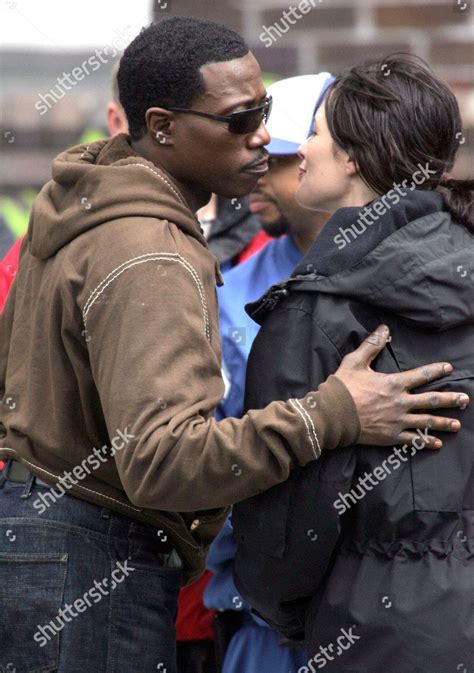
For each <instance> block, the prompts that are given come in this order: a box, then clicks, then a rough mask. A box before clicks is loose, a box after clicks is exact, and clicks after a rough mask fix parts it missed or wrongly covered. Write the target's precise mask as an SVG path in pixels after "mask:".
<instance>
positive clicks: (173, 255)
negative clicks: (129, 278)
mask: <svg viewBox="0 0 474 673" xmlns="http://www.w3.org/2000/svg"><path fill="white" fill-rule="evenodd" d="M157 260H163V261H169V262H178V264H181V265H182V266H183V267H184V268H185V269H186V270H187V271H189V273H190V274H191V277H192V278H193V280H194V282H195V283H196V286H197V289H198V292H199V297H200V299H201V306H202V312H203V320H204V333H205V335H206V338H207V340H208V341H210V340H211V329H210V325H209V314H208V310H207V303H206V297H205V294H204V286H203V284H202V282H201V279H200V278H199V275H198V273H197V271H196V269H195V268H194V267H193V265H192V264H191V263H190V262H188V260H187V259H185V258H184V257H182V256H181V255H180V254H179V253H177V252H148V253H146V254H144V255H139V256H138V257H134V258H132V259H129V260H127V261H126V262H123V263H122V264H120V265H119V266H117V267H116V268H115V269H113V271H111V272H110V273H109V274H108V275H107V276H106V277H105V278H104V279H103V280H102V281H101V282H100V283H99V284H98V285H97V286H96V287H95V288H94V289H93V290H92V292H91V294H90V295H89V298H88V300H87V301H86V303H85V305H84V309H83V311H82V316H83V320H84V327H87V325H86V322H87V314H88V312H89V309H90V308H91V307H92V306H93V304H94V302H95V301H96V299H97V298H98V297H99V296H100V295H101V294H102V292H103V291H104V290H105V288H106V287H107V286H108V285H110V283H112V281H114V280H115V279H116V278H118V276H120V274H122V273H123V272H124V271H126V270H127V269H130V268H131V267H133V266H135V265H136V264H142V263H144V262H153V261H157Z"/></svg>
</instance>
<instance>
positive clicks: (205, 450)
mask: <svg viewBox="0 0 474 673" xmlns="http://www.w3.org/2000/svg"><path fill="white" fill-rule="evenodd" d="M210 291H212V292H213V291H214V287H212V288H211V290H209V287H207V288H205V286H204V285H203V283H202V282H201V280H200V277H199V275H198V274H197V273H196V270H195V268H194V267H193V266H192V264H190V263H189V261H188V260H186V259H185V258H184V257H182V256H181V255H178V254H176V255H175V254H169V255H165V254H163V255H162V256H161V257H159V258H158V257H154V256H147V255H142V256H141V257H140V258H137V260H136V261H134V262H133V263H132V262H130V263H126V264H123V265H121V267H118V268H117V269H116V270H115V272H114V273H113V274H109V276H108V277H107V278H104V279H103V281H102V282H101V283H100V284H99V285H98V286H97V287H96V288H95V290H94V291H93V292H92V294H91V295H90V297H89V299H88V301H87V303H86V305H84V307H83V316H84V323H85V325H84V326H85V332H86V334H87V347H88V349H89V357H90V363H91V368H92V374H93V377H94V380H95V384H96V387H97V390H98V393H99V396H100V401H101V406H102V411H103V414H104V418H105V421H106V424H107V429H108V432H109V436H112V435H113V434H115V433H117V432H118V431H120V432H122V433H123V434H124V435H126V436H127V442H126V446H125V448H123V449H121V450H119V451H117V452H116V453H115V461H116V465H117V469H118V471H119V475H120V479H121V481H122V484H123V488H124V490H125V492H126V494H127V496H128V498H129V499H130V501H131V502H132V503H134V504H135V505H136V506H137V507H144V508H151V509H161V510H165V511H166V510H168V511H183V512H185V511H194V510H200V509H211V508H216V507H221V506H227V505H229V504H231V503H234V502H237V501H239V500H243V499H244V498H248V497H250V496H252V495H254V494H256V493H259V492H261V491H264V490H266V489H268V488H270V487H271V486H273V485H274V484H277V483H279V482H281V481H284V480H285V479H287V477H288V475H289V472H290V469H291V468H292V467H293V466H296V465H305V464H306V463H308V462H309V461H313V460H315V459H316V458H317V457H318V456H319V453H320V450H321V449H323V448H324V449H331V448H334V447H336V446H341V445H342V446H343V445H347V444H350V443H351V442H354V441H355V440H356V439H357V437H358V435H359V433H360V426H359V420H358V416H357V411H356V408H355V405H354V402H353V400H352V397H351V396H350V394H349V392H348V391H347V389H346V388H345V386H344V385H343V384H342V383H341V382H340V381H339V380H338V379H337V378H336V377H331V378H330V380H328V381H327V382H326V383H324V384H323V385H322V386H321V387H320V390H319V392H318V393H315V394H313V395H312V396H311V400H310V402H309V403H308V399H305V398H303V399H294V400H289V401H288V402H274V403H272V404H270V405H269V406H268V407H267V408H266V409H263V410H259V411H249V412H248V413H247V414H246V415H245V416H244V417H243V418H242V419H238V420H237V419H234V418H228V419H224V420H222V421H220V422H217V421H216V420H215V419H214V418H213V414H214V412H215V409H216V406H217V405H218V403H219V401H220V400H221V398H222V395H223V390H224V385H223V381H222V377H221V372H220V362H219V356H218V355H216V349H215V348H213V347H212V340H213V339H218V338H219V337H218V334H217V330H212V332H213V333H212V334H211V330H210V327H209V325H210V321H209V309H208V304H209V302H208V301H206V295H208V294H209V292H210ZM214 323H216V321H215V320H214ZM217 352H218V349H217ZM315 400H316V401H317V404H314V401H315Z"/></svg>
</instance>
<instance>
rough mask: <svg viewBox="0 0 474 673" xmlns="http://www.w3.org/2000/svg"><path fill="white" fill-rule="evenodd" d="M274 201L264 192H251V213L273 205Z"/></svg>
mask: <svg viewBox="0 0 474 673" xmlns="http://www.w3.org/2000/svg"><path fill="white" fill-rule="evenodd" d="M272 203H273V201H272V200H271V199H268V198H266V197H265V196H263V194H262V195H261V194H250V197H249V209H250V212H251V213H260V212H261V211H262V210H265V208H268V206H271V205H272Z"/></svg>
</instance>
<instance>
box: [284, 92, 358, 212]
mask: <svg viewBox="0 0 474 673" xmlns="http://www.w3.org/2000/svg"><path fill="white" fill-rule="evenodd" d="M324 108H325V106H324V103H323V104H322V105H321V106H320V107H319V109H318V111H317V113H316V115H315V118H314V122H313V131H312V133H311V135H310V136H309V138H308V139H307V140H306V142H304V143H303V145H301V147H300V148H299V150H298V154H299V156H300V158H301V159H302V160H303V161H302V163H301V164H300V184H299V187H298V189H297V191H296V200H297V201H298V203H299V204H300V205H301V206H303V207H305V208H310V209H312V210H325V211H328V212H330V213H333V212H335V211H336V210H337V209H338V208H340V207H341V206H342V205H344V202H345V197H346V195H347V194H348V192H349V190H350V186H351V185H350V174H349V173H350V172H351V171H348V166H349V163H351V162H350V161H349V156H348V154H347V153H346V152H344V151H343V150H341V149H340V148H337V147H336V145H335V143H334V141H333V139H332V137H331V134H330V132H329V128H328V125H327V123H326V113H325V109H324Z"/></svg>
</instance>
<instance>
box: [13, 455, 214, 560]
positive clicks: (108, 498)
mask: <svg viewBox="0 0 474 673" xmlns="http://www.w3.org/2000/svg"><path fill="white" fill-rule="evenodd" d="M1 450H2V451H11V452H12V453H14V454H15V455H16V456H18V453H17V451H15V449H10V448H6V447H1ZM21 462H22V463H26V464H27V465H31V467H34V468H35V469H37V470H39V471H40V472H44V473H45V474H47V475H48V476H50V477H53V478H54V479H59V477H58V475H57V474H53V473H52V472H49V471H48V470H45V469H44V468H43V467H39V465H36V464H35V463H32V462H31V461H29V460H28V459H27V458H23V457H21ZM50 488H54V486H51V487H50ZM74 488H79V489H81V490H83V491H87V492H88V493H93V494H94V495H96V496H99V498H103V499H104V500H110V501H112V502H116V503H117V504H118V505H120V506H121V507H125V508H126V509H131V510H133V511H134V512H137V513H138V514H142V515H143V516H144V517H146V518H147V519H148V520H150V521H153V517H152V516H150V515H149V514H147V512H145V511H143V509H140V508H138V507H132V506H131V505H127V504H126V503H125V502H122V501H121V500H117V499H116V498H112V497H110V496H109V495H105V494H104V493H101V492H100V491H94V490H92V489H91V488H87V487H86V486H80V485H79V484H75V486H74ZM72 490H73V489H71V491H72ZM216 517H217V518H218V515H216ZM206 523H207V521H206ZM166 525H167V526H168V528H169V529H170V530H172V531H173V533H174V535H176V537H179V539H180V540H182V541H183V542H184V543H185V544H186V545H188V546H189V547H191V548H192V549H200V547H199V545H193V544H191V543H190V542H189V541H188V540H186V539H185V538H184V537H182V536H181V535H180V534H179V533H178V531H177V530H176V529H175V528H173V527H172V526H170V525H169V524H168V523H167V524H166Z"/></svg>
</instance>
